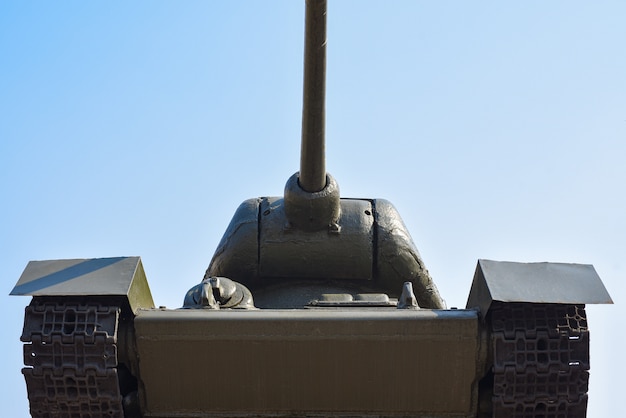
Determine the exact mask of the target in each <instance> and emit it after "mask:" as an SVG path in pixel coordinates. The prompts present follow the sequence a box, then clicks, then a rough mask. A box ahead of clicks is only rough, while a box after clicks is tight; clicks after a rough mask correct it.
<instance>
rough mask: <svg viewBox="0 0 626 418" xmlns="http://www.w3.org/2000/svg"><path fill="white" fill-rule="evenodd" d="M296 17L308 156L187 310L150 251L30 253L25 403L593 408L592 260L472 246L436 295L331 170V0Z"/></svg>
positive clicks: (113, 411)
mask: <svg viewBox="0 0 626 418" xmlns="http://www.w3.org/2000/svg"><path fill="white" fill-rule="evenodd" d="M305 20H306V31H305V32H306V34H305V39H306V40H305V60H304V61H305V66H304V67H305V68H304V98H303V113H302V148H301V161H300V170H299V172H297V173H295V174H294V175H292V176H291V177H290V178H289V179H288V180H287V184H286V186H285V191H284V195H283V196H279V197H257V198H253V199H248V200H246V201H244V202H243V203H242V204H241V205H240V206H239V208H238V209H237V210H236V212H235V214H234V216H233V219H232V221H231V222H230V224H229V226H228V227H227V229H226V232H225V233H224V236H223V237H222V239H221V241H220V243H219V245H218V248H217V250H216V251H215V254H214V255H213V258H212V260H211V262H210V264H209V267H208V269H207V270H206V273H205V274H204V277H203V278H202V280H201V282H200V283H199V284H197V285H196V286H194V287H192V288H191V289H190V290H188V291H187V292H186V293H184V294H183V292H181V300H182V301H183V307H182V309H166V308H165V307H158V308H157V307H156V306H155V304H154V302H153V300H152V296H151V293H150V289H149V287H148V282H147V279H146V276H145V273H144V270H143V265H142V262H141V260H140V258H139V257H115V258H96V259H87V260H84V259H68V260H46V261H32V262H30V263H29V264H28V265H27V267H26V269H25V270H24V272H23V274H22V276H21V277H20V278H19V280H18V282H17V284H16V286H15V287H14V289H13V291H12V292H11V294H13V295H29V296H32V301H31V303H30V305H29V306H28V307H27V308H26V311H25V319H24V329H23V333H22V336H21V340H22V341H23V342H24V365H25V366H24V368H23V369H22V373H23V374H24V378H25V381H26V386H27V389H28V397H29V401H30V412H31V415H32V416H33V417H41V418H69V417H91V418H111V417H124V418H139V417H151V418H170V417H181V418H182V417H190V418H191V417H225V416H228V417H250V416H255V417H257V416H259V417H277V416H283V417H286V416H302V417H305V416H328V417H347V416H369V417H398V416H414V417H430V418H435V417H436V418H451V417H459V418H460V417H463V418H511V417H513V418H528V417H544V418H562V417H568V418H584V417H585V416H586V410H587V388H588V382H589V368H590V365H589V327H588V323H587V317H586V313H585V304H587V303H612V301H611V297H610V296H609V294H608V292H607V291H606V289H605V288H604V285H603V284H602V281H601V280H600V278H599V276H598V274H597V273H596V271H595V269H594V268H593V266H591V265H585V264H565V263H545V262H542V263H515V262H501V261H492V260H483V259H481V260H478V262H477V265H476V270H475V272H474V278H473V282H472V287H471V289H470V292H469V297H468V301H467V305H466V307H465V309H456V308H451V309H445V306H444V303H443V301H442V299H441V297H440V296H439V293H438V291H437V288H436V287H435V284H434V283H433V281H432V279H431V277H430V275H429V273H428V270H427V269H426V267H425V266H424V263H423V261H422V259H421V257H420V255H419V252H418V251H417V248H416V247H415V245H414V244H413V241H412V239H411V236H410V235H409V232H408V231H407V229H406V227H405V225H404V224H403V222H402V219H401V218H400V216H399V215H398V212H397V211H396V210H395V208H394V207H393V205H391V204H390V203H389V202H388V201H386V200H384V199H349V198H342V197H341V196H340V193H339V186H338V184H337V181H336V180H335V179H334V178H333V177H332V176H331V175H330V174H328V173H327V172H326V167H325V155H324V141H325V138H324V93H325V86H324V84H325V60H326V1H325V0H307V2H306V19H305ZM201 275H202V274H201V272H200V274H199V276H201Z"/></svg>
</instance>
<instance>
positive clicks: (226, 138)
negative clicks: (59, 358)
mask: <svg viewBox="0 0 626 418" xmlns="http://www.w3.org/2000/svg"><path fill="white" fill-rule="evenodd" d="M625 19H626V3H624V2H622V1H599V2H593V3H590V2H583V1H551V2H542V1H525V2H516V3H513V2H494V1H478V2H454V1H439V2H426V1H394V2H382V1H352V0H341V1H331V2H330V4H329V17H328V66H327V122H326V124H327V131H326V138H327V169H328V171H329V172H330V173H331V174H332V175H333V176H334V177H335V178H336V179H337V181H338V182H339V185H340V187H341V191H342V196H344V197H372V198H386V199H388V200H390V201H391V202H393V203H394V204H395V205H396V207H397V208H398V210H399V212H400V214H401V215H402V217H403V219H404V221H405V223H406V224H407V226H408V228H409V230H410V231H411V234H412V235H413V239H414V241H415V242H416V245H417V247H418V248H419V250H420V252H421V254H422V256H423V258H424V261H425V263H426V265H427V267H428V268H429V270H430V272H431V274H432V276H433V278H434V279H435V281H436V282H437V285H438V286H439V290H440V292H441V294H442V296H443V297H444V299H446V301H447V303H448V305H449V306H459V307H463V306H464V305H465V301H466V299H467V295H468V293H469V288H470V284H471V280H472V276H473V273H474V268H475V266H476V261H477V259H479V258H487V259H494V260H508V261H523V262H526V261H529V262H530V261H555V262H573V263H584V264H593V265H594V266H595V268H596V270H597V271H598V273H599V275H600V277H601V278H602V279H603V281H604V283H605V285H606V287H607V289H608V290H609V292H610V293H611V295H612V296H613V299H614V301H615V302H616V304H617V305H613V306H589V307H588V308H587V311H588V315H589V322H590V327H591V355H592V370H591V381H590V401H589V414H588V416H589V417H590V418H601V417H607V416H619V415H620V412H621V410H620V402H617V401H616V399H620V396H621V390H620V389H621V388H620V387H619V386H618V385H615V384H614V382H615V381H616V376H621V375H623V374H624V372H626V370H625V369H624V364H623V362H622V361H621V360H619V358H621V356H620V355H621V350H620V347H623V346H624V345H625V344H626V341H625V340H624V336H623V333H621V332H620V331H619V330H621V321H620V315H619V313H618V310H619V304H621V302H622V300H623V298H624V291H623V290H622V288H621V286H620V283H621V281H622V280H623V277H624V276H625V275H626V262H625V258H626V219H625V216H624V214H625V213H626V193H624V184H625V181H626V164H624V160H625V157H626V77H625V74H626V53H625V51H624V40H626V25H624V21H625ZM303 24H304V2H299V1H293V0H285V1H274V2H271V3H268V2H261V1H223V2H217V1H214V2H201V1H186V2H173V1H170V2H166V1H149V2H148V1H135V2H132V3H124V2H114V3H112V2H79V1H66V2H62V3H57V2H54V3H53V2H28V3H27V2H17V1H5V2H2V3H1V4H0V56H1V57H2V59H1V61H0V91H1V92H2V94H1V95H0V191H1V192H2V195H3V196H4V198H3V202H4V204H3V205H2V206H0V217H1V219H3V222H2V224H1V225H2V226H1V235H0V237H1V239H0V250H1V251H0V272H1V278H2V279H1V280H2V283H4V284H3V289H4V294H5V295H8V293H9V292H10V291H11V289H12V287H13V285H14V284H15V282H16V281H17V279H18V278H19V276H20V274H21V272H22V270H23V269H24V267H25V266H26V263H27V262H28V261H29V260H47V259H61V258H92V257H112V256H129V255H139V256H141V257H142V260H143V264H144V267H145V270H146V274H147V277H148V281H149V284H150V287H151V289H152V292H153V296H154V299H155V302H156V303H157V304H158V305H166V306H168V307H172V308H175V307H179V306H180V305H181V304H182V299H183V296H184V293H185V291H186V290H187V289H188V288H190V287H191V286H193V285H194V284H196V283H197V282H198V281H199V280H200V279H201V278H202V275H203V273H204V270H205V269H206V267H207V265H208V262H209V261H210V258H211V255H212V253H213V251H214V249H215V247H216V245H217V243H218V241H219V239H220V238H221V235H222V233H223V231H224V230H225V228H226V226H227V224H228V222H229V220H230V218H231V216H232V214H233V212H234V210H235V209H236V207H237V206H238V205H239V203H240V202H242V201H243V200H244V199H247V198H250V197H254V196H261V195H264V196H267V195H280V194H282V190H283V187H284V184H285V182H286V180H287V178H288V177H289V176H290V175H291V174H293V173H294V172H295V171H297V170H298V164H299V146H300V123H301V106H302V104H301V102H302V56H303V30H304V28H303ZM3 298H4V299H3V300H2V308H1V309H2V315H3V318H4V320H3V321H2V333H3V335H5V336H6V338H5V342H4V344H3V348H2V356H0V358H1V359H2V360H1V361H2V370H3V378H2V379H3V381H4V382H3V387H4V388H5V390H3V392H2V394H1V395H0V397H2V398H1V402H0V405H2V408H3V409H5V411H3V415H4V416H11V417H25V416H27V415H28V404H27V399H26V393H25V385H24V382H23V378H22V376H21V373H20V368H21V364H22V348H21V343H20V342H19V336H20V334H21V326H22V314H23V307H24V306H25V305H26V304H28V302H29V301H28V299H27V298H20V297H8V296H4V297H3ZM618 350H619V351H618ZM616 369H617V370H616Z"/></svg>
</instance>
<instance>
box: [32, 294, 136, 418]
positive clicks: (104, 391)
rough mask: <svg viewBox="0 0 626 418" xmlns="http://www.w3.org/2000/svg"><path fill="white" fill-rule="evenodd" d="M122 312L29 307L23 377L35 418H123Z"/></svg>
mask: <svg viewBox="0 0 626 418" xmlns="http://www.w3.org/2000/svg"><path fill="white" fill-rule="evenodd" d="M120 313H121V308H120V307H119V306H111V305H105V304H100V303H93V302H89V303H87V302H73V301H60V300H57V301H54V300H46V299H43V300H41V299H39V298H34V299H33V301H32V302H31V304H30V305H29V306H27V307H26V314H25V318H24V330H23V333H22V337H21V340H22V341H23V342H24V343H25V344H24V365H25V366H26V367H24V368H23V369H22V373H23V375H24V378H25V380H26V387H27V390H28V399H29V401H30V413H31V415H32V416H33V417H34V418H75V417H76V418H78V417H80V418H104V417H106V418H112V417H123V416H124V412H123V406H122V396H121V394H120V386H119V381H118V373H117V366H118V359H117V334H118V325H119V319H120Z"/></svg>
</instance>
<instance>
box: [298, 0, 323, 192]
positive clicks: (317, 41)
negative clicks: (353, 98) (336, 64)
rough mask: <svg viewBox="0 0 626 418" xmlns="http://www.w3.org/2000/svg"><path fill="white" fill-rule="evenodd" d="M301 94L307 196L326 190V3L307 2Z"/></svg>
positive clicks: (301, 181) (302, 174)
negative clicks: (309, 193) (302, 88)
mask: <svg viewBox="0 0 626 418" xmlns="http://www.w3.org/2000/svg"><path fill="white" fill-rule="evenodd" d="M305 25H306V26H305V41H304V94H303V105H302V145H301V151H300V176H299V179H298V180H299V184H300V187H301V188H302V189H304V190H305V191H307V192H311V193H314V192H319V191H320V190H322V189H323V188H324V187H325V186H326V158H325V133H324V131H325V119H326V110H325V107H326V104H325V102H326V100H325V98H326V0H306V18H305Z"/></svg>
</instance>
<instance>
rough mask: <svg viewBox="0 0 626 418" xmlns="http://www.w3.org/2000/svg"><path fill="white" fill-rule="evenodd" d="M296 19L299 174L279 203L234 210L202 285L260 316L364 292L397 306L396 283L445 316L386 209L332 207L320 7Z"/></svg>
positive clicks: (334, 195) (357, 202) (341, 202)
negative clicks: (301, 36) (259, 310)
mask: <svg viewBox="0 0 626 418" xmlns="http://www.w3.org/2000/svg"><path fill="white" fill-rule="evenodd" d="M305 20H306V30H305V48H304V51H305V53H304V93H303V110H302V141H301V156H300V171H299V172H297V173H295V174H294V175H292V176H291V177H290V178H289V179H288V180H287V184H286V185H285V191H284V196H282V197H259V198H255V199H249V200H246V201H245V202H243V203H242V204H241V206H240V207H239V209H238V210H237V211H236V213H235V215H234V217H233V219H232V221H231V223H230V225H229V227H228V229H227V230H226V233H225V234H224V236H223V238H222V240H221V242H220V243H219V245H218V248H217V251H216V252H215V255H214V256H213V259H212V260H211V263H210V265H209V268H208V270H207V273H206V277H212V276H225V277H229V278H231V279H233V280H235V281H237V282H241V283H243V284H245V285H246V286H248V287H249V288H250V289H251V290H252V291H253V293H254V295H255V301H256V303H257V305H258V306H263V307H268V308H269V307H279V306H282V307H286V306H289V307H303V306H305V305H306V304H307V303H309V302H310V300H311V299H310V298H311V297H313V296H315V293H316V292H317V293H320V292H321V293H326V292H327V291H333V292H342V293H347V294H350V293H353V292H354V289H356V290H357V291H362V290H363V289H367V290H368V291H371V292H382V293H384V294H388V295H390V296H392V297H398V296H399V295H400V294H401V292H402V289H403V285H404V283H405V282H410V283H411V284H412V287H413V289H414V290H415V295H416V297H417V301H418V303H419V305H420V306H421V307H424V308H432V309H441V308H444V303H443V301H442V299H441V297H440V296H439V293H438V291H437V288H436V286H435V284H434V282H433V280H432V279H431V277H430V275H429V273H428V270H427V269H426V267H425V266H424V263H423V261H422V258H421V257H420V254H419V252H418V250H417V248H416V247H415V245H414V243H413V241H412V239H411V236H410V234H409V232H408V231H407V229H406V227H405V226H404V223H403V222H402V219H401V218H400V216H399V214H398V212H397V211H396V210H395V208H394V207H393V205H391V204H390V203H389V202H388V201H386V200H383V199H346V198H341V197H340V193H339V185H338V183H337V181H336V180H335V179H334V178H333V177H332V176H331V175H330V174H329V173H327V172H326V168H325V167H326V164H325V129H324V126H325V77H326V1H307V2H306V19H305ZM268 288H271V290H270V291H267V289H268ZM279 288H280V289H282V290H281V291H278V289H279ZM296 289H300V290H299V291H297V290H296ZM305 289H306V290H307V291H306V292H304V290H305ZM311 292H312V293H311ZM297 294H302V295H303V297H302V298H296V297H294V295H297ZM285 296H286V297H285ZM259 304H260V305H259Z"/></svg>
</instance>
